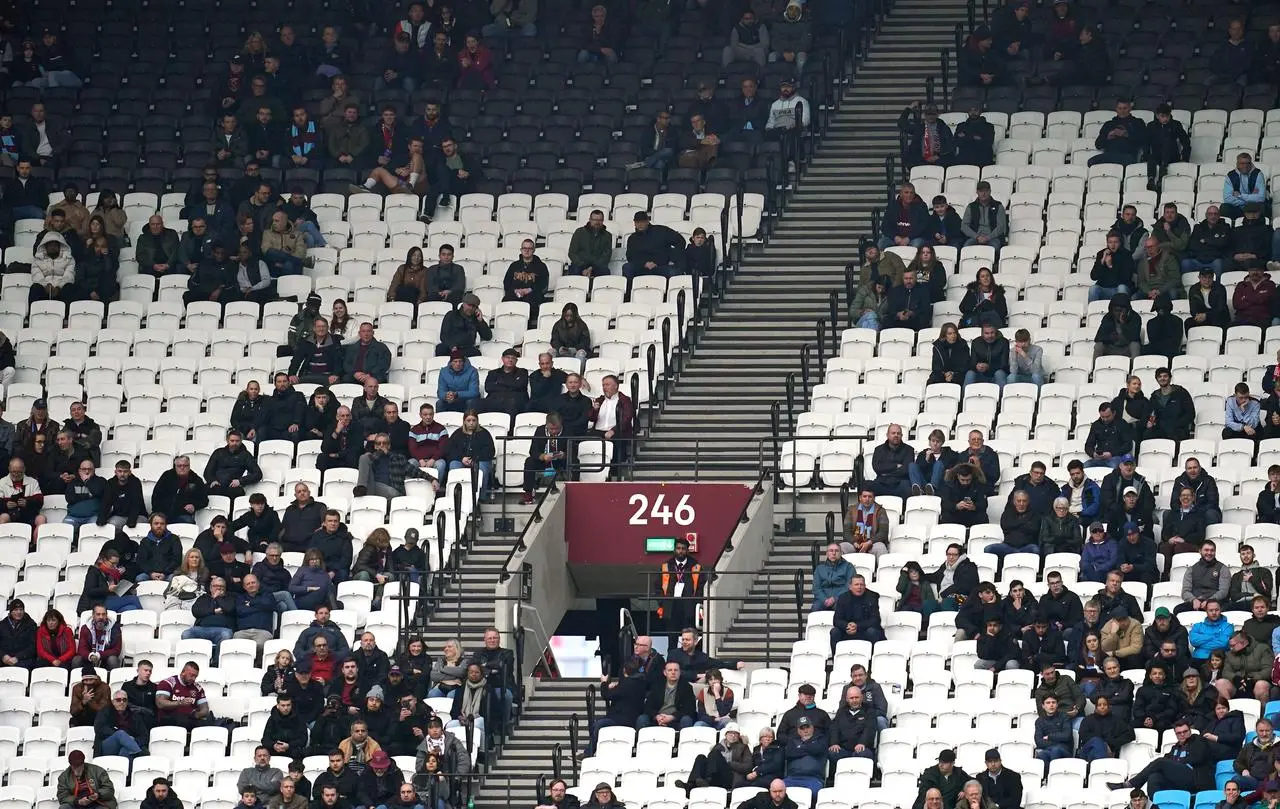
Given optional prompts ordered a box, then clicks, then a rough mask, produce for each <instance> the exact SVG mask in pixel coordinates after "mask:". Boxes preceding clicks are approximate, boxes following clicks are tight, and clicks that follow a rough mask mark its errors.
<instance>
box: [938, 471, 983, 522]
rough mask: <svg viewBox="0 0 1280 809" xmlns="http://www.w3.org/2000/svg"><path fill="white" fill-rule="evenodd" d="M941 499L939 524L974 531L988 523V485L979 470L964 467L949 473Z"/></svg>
mask: <svg viewBox="0 0 1280 809" xmlns="http://www.w3.org/2000/svg"><path fill="white" fill-rule="evenodd" d="M941 497H942V514H941V516H940V518H939V522H941V523H949V524H952V525H963V526H966V527H969V528H972V527H973V526H975V525H979V524H981V523H985V522H986V521H987V482H986V478H985V477H984V476H983V475H982V471H981V470H980V469H979V468H977V467H975V466H973V465H971V464H967V463H962V464H958V465H956V466H953V467H952V468H951V469H949V470H947V474H946V480H945V482H944V483H943V486H942V492H941Z"/></svg>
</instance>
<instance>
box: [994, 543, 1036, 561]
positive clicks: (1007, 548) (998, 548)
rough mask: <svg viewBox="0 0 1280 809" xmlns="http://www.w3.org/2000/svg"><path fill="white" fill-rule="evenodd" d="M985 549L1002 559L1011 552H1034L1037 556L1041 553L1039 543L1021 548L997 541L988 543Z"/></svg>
mask: <svg viewBox="0 0 1280 809" xmlns="http://www.w3.org/2000/svg"><path fill="white" fill-rule="evenodd" d="M983 550H984V551H986V552H987V553H990V554H994V555H995V556H999V557H1000V558H1001V559H1003V558H1004V557H1006V556H1008V555H1009V554H1011V553H1034V554H1036V555H1037V556H1038V555H1039V554H1040V546H1039V545H1023V546H1022V547H1020V548H1015V547H1013V546H1012V545H1009V544H1007V543H1004V542H996V543H994V544H992V545H988V546H987V547H985V548H983Z"/></svg>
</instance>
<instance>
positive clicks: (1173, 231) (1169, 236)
mask: <svg viewBox="0 0 1280 809" xmlns="http://www.w3.org/2000/svg"><path fill="white" fill-rule="evenodd" d="M1151 238H1153V239H1155V240H1156V241H1157V242H1158V243H1159V244H1160V247H1161V248H1162V249H1163V250H1164V252H1165V253H1167V254H1169V255H1171V256H1173V257H1174V258H1175V259H1176V260H1177V261H1178V262H1179V263H1181V261H1182V257H1183V255H1184V254H1185V253H1186V251H1187V246H1188V244H1190V242H1191V224H1190V223H1189V222H1188V221H1187V218H1186V217H1185V216H1183V215H1182V214H1180V213H1178V206H1177V204H1175V203H1172V202H1168V203H1165V206H1164V208H1163V214H1162V215H1161V217H1160V218H1159V219H1157V220H1156V222H1155V224H1154V225H1152V227H1151ZM1170 297H1180V296H1179V295H1170Z"/></svg>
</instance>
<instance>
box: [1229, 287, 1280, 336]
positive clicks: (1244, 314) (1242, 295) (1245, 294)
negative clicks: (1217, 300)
mask: <svg viewBox="0 0 1280 809" xmlns="http://www.w3.org/2000/svg"><path fill="white" fill-rule="evenodd" d="M1275 294H1276V284H1275V282H1274V281H1272V280H1271V277H1270V276H1266V275H1264V276H1263V277H1262V283H1261V284H1258V286H1257V287H1256V288H1255V287H1254V286H1253V284H1251V283H1249V282H1248V280H1244V281H1241V282H1240V283H1238V284H1236V291H1235V292H1234V293H1233V294H1232V296H1231V303H1232V305H1233V306H1234V307H1235V309H1236V319H1237V320H1239V321H1241V322H1243V323H1251V324H1253V325H1255V326H1261V327H1263V328H1266V327H1267V325H1268V324H1270V323H1271V299H1272V298H1273V297H1274V296H1275Z"/></svg>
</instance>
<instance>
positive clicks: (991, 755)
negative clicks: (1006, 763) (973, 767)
mask: <svg viewBox="0 0 1280 809" xmlns="http://www.w3.org/2000/svg"><path fill="white" fill-rule="evenodd" d="M984 760H985V761H999V760H1000V751H999V750H997V749H996V748H994V747H993V748H991V749H990V750H988V751H987V755H986V757H985V759H984Z"/></svg>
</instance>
